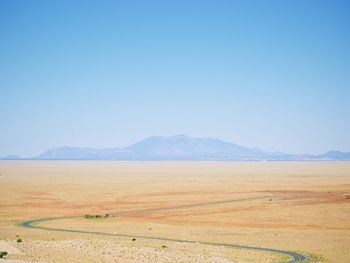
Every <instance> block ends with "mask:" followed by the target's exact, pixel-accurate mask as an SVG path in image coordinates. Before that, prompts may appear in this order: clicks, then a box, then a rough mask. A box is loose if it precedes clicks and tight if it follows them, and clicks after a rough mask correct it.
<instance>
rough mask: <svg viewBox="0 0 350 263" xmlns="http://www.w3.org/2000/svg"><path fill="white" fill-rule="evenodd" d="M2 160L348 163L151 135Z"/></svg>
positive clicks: (333, 154)
mask: <svg viewBox="0 0 350 263" xmlns="http://www.w3.org/2000/svg"><path fill="white" fill-rule="evenodd" d="M1 159H2V160H135V161H136V160H140V161H161V160H169V161H170V160H189V161H191V160H198V161H200V160H213V161H215V160H217V161H229V160H236V161H239V160H274V161H276V160H280V161H293V160H310V161H311V160H350V152H341V151H329V152H326V153H323V154H320V155H311V154H301V155H296V154H287V153H282V152H277V151H275V152H269V151H264V150H261V149H259V148H248V147H244V146H241V145H238V144H234V143H230V142H226V141H223V140H220V139H216V138H209V137H207V138H196V137H189V136H187V135H183V134H180V135H173V136H168V137H164V136H150V137H147V138H145V139H143V140H141V141H138V142H136V143H133V144H131V145H129V146H126V147H124V148H102V149H97V148H91V147H71V146H63V147H53V148H50V149H48V150H46V151H44V152H42V153H40V154H39V155H36V156H33V157H29V158H21V157H19V156H17V155H9V156H7V157H4V158H1Z"/></svg>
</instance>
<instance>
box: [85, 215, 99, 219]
mask: <svg viewBox="0 0 350 263" xmlns="http://www.w3.org/2000/svg"><path fill="white" fill-rule="evenodd" d="M84 217H85V218H87V219H98V218H103V217H102V215H89V214H86V215H85V216H84Z"/></svg>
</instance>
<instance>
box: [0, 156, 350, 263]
mask: <svg viewBox="0 0 350 263" xmlns="http://www.w3.org/2000/svg"><path fill="white" fill-rule="evenodd" d="M0 190H1V192H0V239H2V240H6V242H7V243H8V244H10V245H11V246H13V247H16V248H18V249H19V250H20V251H21V252H22V254H18V253H17V254H16V253H13V254H10V255H9V258H13V259H22V260H26V261H29V262H31V261H36V262H37V261H39V262H276V261H277V262H278V261H283V260H288V258H285V256H283V255H282V256H281V255H279V254H275V253H271V252H261V251H252V250H244V249H233V248H225V247H221V246H212V245H204V244H190V243H178V242H172V241H162V240H148V239H142V238H139V236H152V237H164V238H170V239H181V240H192V241H201V242H216V243H227V244H239V245H247V246H257V247H266V248H274V249H282V250H289V251H295V252H299V253H303V254H305V255H307V256H309V257H310V260H309V261H310V262H344V263H345V262H350V199H349V197H348V196H347V194H350V162H97V161H92V162H87V161H86V162H73V161H72V162H70V161H67V162H60V161H55V162H45V161H3V162H0ZM254 197H262V198H260V199H255V200H245V201H241V202H227V203H217V204H208V205H201V206H194V207H184V208H178V209H169V210H163V211H162V210H160V211H148V212H147V211H145V212H142V213H140V212H139V213H134V214H132V213H131V214H122V212H124V211H131V210H140V209H149V208H165V207H176V206H179V205H183V204H195V203H206V202H215V201H222V200H231V199H232V200H233V199H246V198H254ZM105 213H110V214H112V213H116V216H115V217H112V216H111V217H110V218H107V219H85V218H72V219H62V220H53V221H47V222H42V223H40V224H39V225H40V226H46V227H52V228H64V229H79V230H86V231H93V232H105V233H118V234H125V235H128V236H127V237H116V236H100V235H93V234H84V233H63V232H54V231H49V230H39V229H28V228H23V227H21V226H19V223H20V222H22V221H25V220H29V219H36V218H46V217H60V216H68V215H69V216H71V215H84V214H105ZM118 213H120V214H118ZM16 235H19V236H20V237H21V238H22V239H23V242H22V243H16V242H15V240H16ZM133 236H135V237H136V240H135V241H132V237H133ZM162 246H166V247H162ZM0 249H1V243H0ZM84 249H85V250H84Z"/></svg>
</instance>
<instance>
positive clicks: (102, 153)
mask: <svg viewBox="0 0 350 263" xmlns="http://www.w3.org/2000/svg"><path fill="white" fill-rule="evenodd" d="M117 153H118V149H117V148H115V149H94V148H80V147H68V146H64V147H57V148H51V149H49V150H47V151H45V152H43V153H41V154H40V155H38V156H34V157H32V158H30V159H35V160H113V159H115V156H116V154H117Z"/></svg>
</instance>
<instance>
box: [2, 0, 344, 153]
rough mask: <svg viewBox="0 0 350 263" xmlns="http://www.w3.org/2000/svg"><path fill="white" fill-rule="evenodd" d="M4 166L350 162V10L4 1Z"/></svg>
mask: <svg viewBox="0 0 350 263" xmlns="http://www.w3.org/2000/svg"><path fill="white" fill-rule="evenodd" d="M0 39H1V41H0V99H1V101H0V102H1V103H0V123H1V128H0V156H4V155H7V154H19V155H22V156H30V155H34V154H37V153H39V152H41V151H43V150H46V149H47V148H50V147H54V146H63V145H70V146H90V147H115V146H126V145H128V144H129V143H132V142H135V141H137V140H140V139H143V138H144V137H147V136H150V135H173V134H187V135H190V136H200V137H216V138H221V139H224V140H227V141H231V142H235V143H237V144H241V145H244V146H248V147H259V148H262V149H266V150H279V151H284V152H289V153H305V152H308V153H321V152H324V151H328V150H331V149H334V150H344V151H350V137H349V134H350V102H349V101H350V52H349V51H350V4H349V2H348V1H335V0H329V1H322V0H315V1H312V0H293V1H249V0H248V1H246V0H244V1H243V0H242V1H214V0H213V1H203V0H202V1H62V0H60V1H35V0H33V1H26V0H23V1H16V0H2V1H0Z"/></svg>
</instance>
